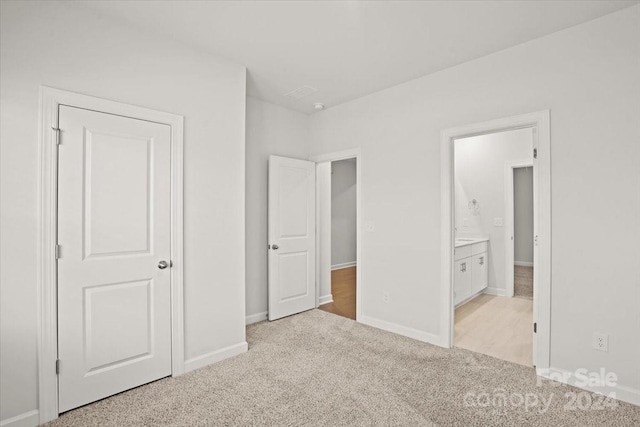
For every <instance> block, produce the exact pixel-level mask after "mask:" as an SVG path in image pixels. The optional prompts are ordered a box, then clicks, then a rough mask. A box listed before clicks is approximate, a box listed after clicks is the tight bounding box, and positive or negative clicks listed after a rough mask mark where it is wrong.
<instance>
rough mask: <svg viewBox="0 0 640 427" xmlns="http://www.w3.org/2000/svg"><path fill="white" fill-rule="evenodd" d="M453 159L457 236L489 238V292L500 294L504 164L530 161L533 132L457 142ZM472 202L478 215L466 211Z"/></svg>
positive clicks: (503, 279)
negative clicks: (496, 220)
mask: <svg viewBox="0 0 640 427" xmlns="http://www.w3.org/2000/svg"><path fill="white" fill-rule="evenodd" d="M454 156H455V157H454V159H455V160H454V161H455V163H454V171H455V172H454V173H455V186H456V187H455V200H456V202H455V226H456V228H457V234H458V235H459V236H464V235H469V236H474V235H478V236H480V235H481V236H483V237H484V236H488V237H489V263H488V267H489V288H491V290H492V291H494V292H498V293H499V294H500V292H501V291H502V292H504V291H505V290H506V282H507V278H506V277H505V260H506V259H505V257H506V248H505V233H506V228H505V227H504V224H505V218H506V208H505V203H504V202H505V182H504V169H505V163H506V162H507V161H514V160H532V157H533V130H532V129H519V130H514V131H509V132H498V133H493V134H489V135H481V136H474V137H471V138H462V139H458V140H456V141H455V142H454ZM472 199H476V201H477V202H478V203H479V205H480V209H479V211H478V214H477V215H472V214H471V212H470V211H469V201H471V200H472ZM494 218H502V220H503V226H498V227H497V226H495V225H494ZM465 219H466V220H467V222H466V223H467V224H468V225H467V226H465Z"/></svg>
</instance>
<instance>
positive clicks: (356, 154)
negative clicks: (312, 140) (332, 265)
mask: <svg viewBox="0 0 640 427" xmlns="http://www.w3.org/2000/svg"><path fill="white" fill-rule="evenodd" d="M346 159H356V322H361V321H362V303H361V301H362V292H363V287H364V286H363V283H362V271H363V266H362V155H361V153H360V148H354V149H351V150H344V151H336V152H333V153H326V154H318V155H315V156H311V157H310V158H309V160H310V161H312V162H315V163H316V173H318V171H319V168H318V165H320V164H322V163H331V162H335V161H338V160H346ZM319 183H320V179H316V307H318V306H319V305H320V280H321V279H320V273H321V272H320V265H321V264H320V253H321V251H322V249H323V248H322V247H321V238H320V234H321V233H322V227H326V224H325V223H326V222H327V218H325V217H326V215H323V212H322V210H321V207H322V200H319V199H318V195H319V194H320V191H319V189H318V185H319ZM328 222H329V224H330V223H331V213H330V212H329V218H328ZM325 273H326V272H325ZM329 274H331V271H329Z"/></svg>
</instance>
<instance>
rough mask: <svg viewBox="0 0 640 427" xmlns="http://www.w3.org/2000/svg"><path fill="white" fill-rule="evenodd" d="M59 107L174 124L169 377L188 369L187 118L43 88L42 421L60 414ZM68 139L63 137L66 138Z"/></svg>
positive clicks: (40, 217) (40, 248) (40, 250)
mask: <svg viewBox="0 0 640 427" xmlns="http://www.w3.org/2000/svg"><path fill="white" fill-rule="evenodd" d="M60 105H68V106H72V107H78V108H84V109H87V110H93V111H98V112H102V113H108V114H115V115H119V116H125V117H132V118H136V119H140V120H147V121H151V122H156V123H161V124H166V125H169V126H170V127H171V261H172V262H173V268H171V372H172V373H171V375H172V376H178V375H180V374H182V373H183V372H184V330H183V323H184V317H183V284H182V283H183V262H182V261H183V208H182V206H183V184H182V182H183V157H182V156H183V149H182V145H183V126H184V117H183V116H179V115H176V114H170V113H164V112H160V111H155V110H150V109H148V108H143V107H137V106H133V105H128V104H122V103H119V102H114V101H109V100H106V99H101V98H95V97H92V96H87V95H81V94H78V93H73V92H68V91H63V90H59V89H53V88H49V87H45V86H41V87H40V116H39V134H38V150H39V166H38V173H39V176H38V185H39V189H38V190H39V191H38V193H39V206H38V245H37V246H38V254H37V267H38V281H37V299H38V308H37V316H38V318H37V329H38V330H37V336H38V340H37V352H38V408H39V415H40V423H45V422H47V421H51V420H53V419H55V418H57V417H58V376H57V374H56V359H57V357H58V350H57V348H58V313H57V274H58V272H57V263H56V256H55V246H56V243H57V224H58V214H57V188H58V181H57V179H58V141H59V139H58V138H59V137H60V135H59V132H58V131H57V128H58V109H59V106H60ZM62 143H64V138H63V139H62Z"/></svg>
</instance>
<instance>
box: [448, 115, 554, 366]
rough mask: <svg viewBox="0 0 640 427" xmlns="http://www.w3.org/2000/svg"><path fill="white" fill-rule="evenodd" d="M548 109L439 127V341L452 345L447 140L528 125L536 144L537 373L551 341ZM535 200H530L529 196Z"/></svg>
mask: <svg viewBox="0 0 640 427" xmlns="http://www.w3.org/2000/svg"><path fill="white" fill-rule="evenodd" d="M549 123H550V112H549V110H542V111H537V112H534V113H529V114H523V115H519V116H512V117H506V118H501V119H497V120H492V121H488V122H482V123H474V124H470V125H465V126H460V127H455V128H451V129H446V130H443V131H442V133H441V145H440V165H441V180H440V181H441V191H440V197H441V200H440V203H441V227H440V229H441V236H440V237H441V238H440V241H441V254H442V263H441V278H442V279H441V280H442V281H441V288H440V313H441V317H440V339H441V343H440V345H441V346H443V347H447V348H451V347H452V346H453V330H454V317H453V315H454V310H453V282H452V280H453V259H454V254H453V251H454V244H453V242H454V239H455V235H454V223H455V218H454V217H453V215H454V212H455V210H454V198H453V184H454V176H453V171H454V168H453V160H454V155H453V144H454V141H455V140H456V139H459V138H465V137H470V136H478V135H486V134H491V133H496V132H502V131H508V130H515V129H522V128H533V130H534V142H533V144H534V148H535V149H536V150H537V171H538V174H537V182H536V183H535V184H534V185H536V186H537V188H536V193H537V194H534V197H537V208H538V209H537V213H536V216H537V225H538V230H537V234H538V247H537V248H536V250H537V251H538V255H539V256H538V257H537V258H536V274H537V275H538V277H537V288H536V290H535V292H536V294H537V297H538V298H537V301H538V303H537V307H534V312H533V321H534V322H536V323H537V333H536V339H535V340H534V344H533V345H534V352H535V356H534V360H535V363H536V371H537V374H538V375H544V373H545V372H546V371H547V370H548V369H549V363H550V341H551V131H550V124H549ZM534 203H535V202H534Z"/></svg>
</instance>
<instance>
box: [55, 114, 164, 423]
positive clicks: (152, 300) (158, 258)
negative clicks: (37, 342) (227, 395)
mask: <svg viewBox="0 0 640 427" xmlns="http://www.w3.org/2000/svg"><path fill="white" fill-rule="evenodd" d="M59 128H60V142H61V144H60V147H59V172H58V173H59V177H58V243H59V245H60V252H59V257H60V258H59V260H58V357H59V359H60V365H59V366H60V372H59V383H58V386H59V411H60V412H64V411H67V410H69V409H73V408H75V407H78V406H81V405H84V404H87V403H89V402H93V401H95V400H98V399H102V398H104V397H107V396H110V395H113V394H115V393H119V392H121V391H124V390H127V389H130V388H132V387H136V386H139V385H141V384H145V383H148V382H150V381H153V380H157V379H159V378H162V377H166V376H168V375H171V311H170V308H171V289H170V285H171V280H170V271H169V269H170V267H171V266H170V263H171V261H170V258H169V257H170V252H171V250H170V249H171V241H170V231H171V229H170V227H171V226H170V220H171V210H170V209H171V205H170V203H171V202H170V196H171V182H170V181H171V175H170V160H171V159H170V148H171V133H170V127H169V126H167V125H163V124H158V123H153V122H148V121H144V120H137V119H133V118H129V117H122V116H116V115H112V114H105V113H99V112H96V111H90V110H84V109H80V108H74V107H68V106H61V107H60V110H59Z"/></svg>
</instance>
